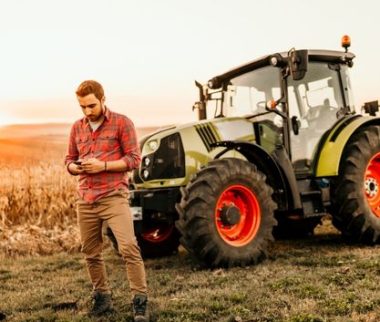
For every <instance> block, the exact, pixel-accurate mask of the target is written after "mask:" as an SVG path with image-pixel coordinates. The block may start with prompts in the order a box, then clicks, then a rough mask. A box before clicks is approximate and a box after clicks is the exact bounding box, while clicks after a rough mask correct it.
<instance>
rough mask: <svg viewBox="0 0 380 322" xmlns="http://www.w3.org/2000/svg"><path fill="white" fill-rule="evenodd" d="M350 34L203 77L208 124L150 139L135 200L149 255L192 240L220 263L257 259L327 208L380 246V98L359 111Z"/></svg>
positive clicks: (339, 224)
mask: <svg viewBox="0 0 380 322" xmlns="http://www.w3.org/2000/svg"><path fill="white" fill-rule="evenodd" d="M348 40H349V39H348V38H347V37H345V38H344V41H345V42H344V43H343V47H344V48H345V50H344V51H330V50H295V49H291V50H290V51H289V52H285V53H276V54H273V55H269V56H264V57H261V58H259V59H256V60H254V61H251V62H249V63H247V64H244V65H242V66H239V67H237V68H234V69H231V70H229V71H227V72H225V73H223V74H220V75H218V76H216V77H214V78H212V79H211V80H210V81H209V82H208V83H207V84H205V85H201V84H200V83H198V82H196V86H197V87H198V89H199V94H200V100H199V102H196V103H195V105H194V107H193V108H194V109H197V111H198V115H199V121H198V122H196V123H192V124H186V125H178V126H172V127H169V128H166V129H162V130H159V131H157V132H155V133H153V134H150V135H148V136H146V137H144V138H143V139H142V140H141V142H140V144H141V149H142V164H141V167H140V168H139V169H138V170H136V171H135V172H134V173H133V182H132V190H131V200H130V201H131V209H132V212H133V214H134V219H135V228H136V234H137V238H138V240H139V243H140V246H141V248H142V252H143V254H144V255H146V256H161V255H167V254H171V253H173V252H174V251H176V250H177V248H178V246H179V243H181V244H182V245H183V246H184V247H185V248H186V249H187V250H188V251H189V252H190V253H191V254H193V255H194V256H195V257H196V258H197V259H198V260H199V261H200V262H202V263H204V264H206V265H207V266H210V267H220V266H222V267H230V266H235V265H248V264H254V263H257V262H259V261H260V260H261V259H263V258H264V257H265V255H266V252H267V249H268V245H269V242H270V241H272V240H273V239H274V237H273V236H283V235H285V236H300V235H308V234H311V233H312V232H313V230H314V228H315V226H316V225H318V224H319V223H320V220H321V218H322V217H323V216H325V215H327V214H331V215H332V218H333V224H334V225H335V226H336V228H338V229H339V230H340V231H341V232H342V235H343V236H345V237H346V238H348V239H349V240H351V241H355V242H364V243H368V244H375V243H378V242H379V240H380V238H379V236H380V118H378V117H376V116H375V115H376V112H377V111H378V104H377V102H369V103H366V104H365V105H364V108H363V114H367V115H362V114H357V113H355V108H354V100H353V95H352V88H351V83H350V78H349V69H350V67H352V65H353V59H354V57H355V56H354V55H353V54H352V53H350V52H348V51H347V49H348V46H349V43H348Z"/></svg>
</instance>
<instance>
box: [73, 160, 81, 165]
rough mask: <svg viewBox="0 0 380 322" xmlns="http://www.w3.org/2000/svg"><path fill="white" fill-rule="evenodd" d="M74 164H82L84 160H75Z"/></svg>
mask: <svg viewBox="0 0 380 322" xmlns="http://www.w3.org/2000/svg"><path fill="white" fill-rule="evenodd" d="M74 164H76V165H82V161H79V160H77V161H74Z"/></svg>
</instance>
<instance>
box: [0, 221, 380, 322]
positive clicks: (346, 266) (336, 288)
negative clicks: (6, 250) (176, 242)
mask: <svg viewBox="0 0 380 322" xmlns="http://www.w3.org/2000/svg"><path fill="white" fill-rule="evenodd" d="M325 225H327V226H328V225H329V223H328V222H326V224H325ZM325 228H326V227H322V228H319V231H320V232H317V235H316V236H314V237H311V238H308V239H302V240H283V241H277V242H276V243H275V244H274V245H273V248H272V250H271V255H270V256H269V258H268V259H267V260H266V261H265V262H263V263H261V264H259V265H257V266H252V267H245V268H232V269H229V270H224V269H216V270H200V269H197V268H196V267H194V262H193V261H192V259H191V258H190V257H189V256H188V254H187V253H186V252H185V251H183V250H181V249H180V252H179V254H177V255H175V256H172V257H167V258H162V259H155V260H146V261H145V263H146V267H147V274H148V284H149V288H150V299H151V301H150V305H151V315H152V317H153V319H152V320H153V321H162V322H167V321H178V322H184V321H199V322H201V321H210V322H211V321H225V322H227V321H229V322H232V321H245V322H248V321H287V322H317V321H340V322H349V321H355V322H356V321H363V322H375V321H380V297H379V283H380V255H379V250H380V248H379V247H363V246H357V245H347V244H345V243H344V242H342V240H341V238H340V235H339V234H337V233H335V232H334V230H333V229H331V228H329V227H327V228H328V229H325ZM326 231H327V233H326ZM105 258H106V263H107V269H108V272H109V277H110V283H111V285H112V288H113V298H114V304H115V308H116V312H115V313H114V314H113V315H109V316H107V317H105V318H104V319H97V320H96V319H93V320H91V319H89V318H87V317H86V315H85V311H86V310H87V309H88V307H89V295H90V284H89V282H88V278H87V275H86V270H85V266H84V261H83V259H82V256H81V255H80V254H78V253H74V254H71V255H69V254H67V253H60V254H55V255H52V256H45V257H22V258H18V259H9V258H3V259H2V261H1V269H0V312H1V313H2V314H3V316H6V317H7V321H124V319H126V321H131V313H130V306H129V297H130V296H129V291H128V284H127V283H126V280H125V275H124V271H123V269H122V263H121V259H120V258H119V257H118V256H117V255H116V254H114V252H113V251H112V250H111V248H110V247H108V248H107V249H106V251H105Z"/></svg>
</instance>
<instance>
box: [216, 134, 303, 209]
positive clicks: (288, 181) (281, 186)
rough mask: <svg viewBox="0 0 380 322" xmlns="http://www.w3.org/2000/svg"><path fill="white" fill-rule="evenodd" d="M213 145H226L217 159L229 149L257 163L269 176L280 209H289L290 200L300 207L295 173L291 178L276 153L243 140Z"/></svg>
mask: <svg viewBox="0 0 380 322" xmlns="http://www.w3.org/2000/svg"><path fill="white" fill-rule="evenodd" d="M213 146H214V147H216V146H218V147H225V149H224V150H222V151H221V152H220V153H218V154H217V155H216V156H215V159H218V158H219V157H221V156H222V155H223V154H225V153H226V152H228V151H229V150H236V151H238V152H239V153H241V154H242V155H243V156H244V157H245V158H246V159H247V160H248V161H249V162H251V163H253V164H255V165H256V166H257V168H258V169H259V170H260V171H261V172H263V173H264V174H265V175H266V176H267V180H268V183H269V184H270V185H271V186H272V188H273V189H274V190H275V195H276V202H277V203H278V210H289V207H290V205H289V203H288V200H292V201H293V205H292V206H291V207H293V208H298V207H300V205H301V203H300V200H299V193H298V189H297V185H296V181H295V176H294V173H293V172H292V173H293V178H289V175H291V174H288V173H287V172H288V171H286V167H284V166H282V165H281V164H280V163H281V162H279V161H278V158H277V157H276V155H274V156H272V155H270V154H269V153H268V152H267V151H265V150H264V149H263V148H262V147H261V146H259V145H257V144H255V143H248V142H243V141H219V142H216V143H214V144H213ZM280 154H281V153H280ZM288 160H289V159H288ZM289 162H290V161H289ZM289 164H290V163H289Z"/></svg>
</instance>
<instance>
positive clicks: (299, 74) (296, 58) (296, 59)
mask: <svg viewBox="0 0 380 322" xmlns="http://www.w3.org/2000/svg"><path fill="white" fill-rule="evenodd" d="M288 59H289V60H288V64H289V68H290V73H291V74H292V77H293V79H294V80H301V79H302V78H304V77H305V74H306V71H307V65H308V60H309V54H308V51H307V50H295V49H292V50H290V51H289V54H288Z"/></svg>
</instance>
